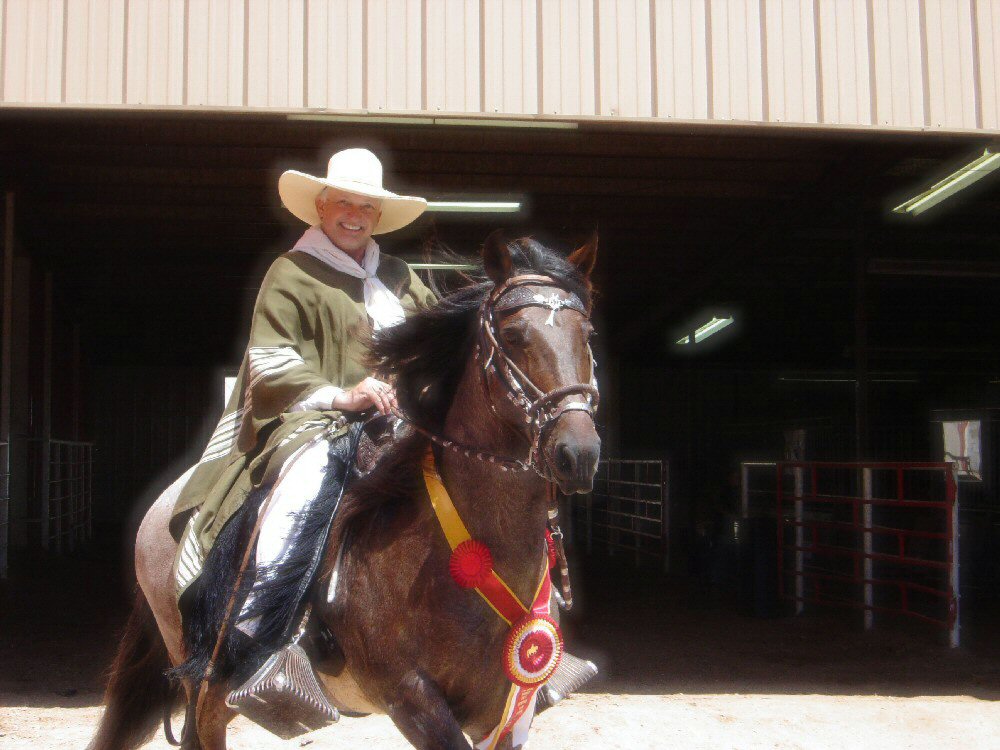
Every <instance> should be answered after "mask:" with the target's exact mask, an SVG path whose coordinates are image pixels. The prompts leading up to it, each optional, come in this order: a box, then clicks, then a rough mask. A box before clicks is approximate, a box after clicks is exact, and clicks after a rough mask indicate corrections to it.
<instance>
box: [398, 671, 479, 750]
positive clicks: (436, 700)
mask: <svg viewBox="0 0 1000 750" xmlns="http://www.w3.org/2000/svg"><path fill="white" fill-rule="evenodd" d="M388 709H389V718H391V719H392V721H393V723H394V724H395V725H396V728H397V729H399V731H400V732H402V733H403V736H404V737H406V739H408V740H409V741H410V744H412V745H413V746H414V747H416V748H418V750H471V748H472V746H471V745H470V744H469V742H468V740H466V739H465V735H464V734H462V728H461V727H460V726H459V725H458V721H456V720H455V716H454V714H452V712H451V709H450V708H448V704H447V702H446V701H445V699H444V696H443V695H442V694H441V691H440V690H439V689H438V686H437V685H435V684H434V683H433V682H432V681H431V680H430V678H428V677H427V676H426V675H424V674H422V673H419V672H410V673H409V674H407V675H406V677H404V678H403V680H402V681H401V682H400V683H399V687H397V688H396V693H395V696H394V699H393V701H392V702H391V703H390V704H389V706H388Z"/></svg>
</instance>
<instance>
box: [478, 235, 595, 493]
mask: <svg viewBox="0 0 1000 750" xmlns="http://www.w3.org/2000/svg"><path fill="white" fill-rule="evenodd" d="M530 242H532V240H519V241H518V243H510V244H508V243H507V242H506V241H505V240H504V238H503V236H502V235H501V233H500V232H494V233H493V234H491V235H490V236H489V237H488V238H487V240H486V243H485V244H484V246H483V266H484V268H485V270H486V273H487V275H488V276H489V278H490V279H491V280H492V281H493V284H494V287H493V291H492V293H491V294H490V295H489V296H488V297H487V299H486V301H485V302H484V303H483V307H482V310H481V312H480V325H479V343H478V350H477V354H478V357H479V360H480V366H481V367H482V373H483V382H484V384H485V386H486V391H487V394H488V397H489V398H490V401H491V408H492V409H493V411H494V413H495V414H496V415H497V416H499V417H500V418H501V419H503V421H505V422H507V423H508V424H512V425H514V426H515V429H517V430H519V431H521V433H522V434H523V435H524V436H525V437H526V438H527V439H528V440H529V442H530V444H531V453H530V457H529V462H530V463H531V465H532V467H533V468H534V469H535V471H537V472H538V473H539V474H541V475H542V476H543V477H545V478H546V479H550V480H553V481H555V482H557V483H558V485H559V488H560V490H562V492H563V493H565V494H572V493H575V492H580V493H584V492H590V491H591V489H592V488H593V484H594V475H595V473H596V472H597V460H598V457H599V455H600V449H601V440H600V438H599V437H598V436H597V429H596V427H595V425H594V412H595V411H596V409H597V402H598V393H597V381H596V379H595V378H594V358H593V354H592V353H591V350H590V338H591V336H592V335H593V332H594V328H593V326H592V325H591V323H590V299H589V290H590V281H589V279H590V273H591V271H592V270H593V268H594V262H595V260H596V259H597V236H596V235H595V236H594V237H593V238H592V239H591V240H590V241H589V242H588V243H587V244H585V245H584V246H583V247H581V248H579V249H578V250H576V251H575V252H574V253H572V254H571V255H570V256H569V258H568V261H569V264H570V268H568V269H567V271H569V272H570V273H571V274H572V275H573V276H574V277H575V281H576V287H577V290H574V289H573V288H571V287H572V286H573V285H571V284H567V283H566V282H565V281H564V280H563V279H560V278H559V276H558V275H557V274H552V275H547V274H542V273H539V272H538V271H536V270H524V269H523V268H519V267H518V266H519V264H518V263H517V255H518V254H519V253H518V251H519V250H522V249H523V245H524V243H530ZM512 251H513V252H512ZM581 288H582V290H583V291H584V292H585V293H583V294H579V293H577V292H578V291H580V289H581Z"/></svg>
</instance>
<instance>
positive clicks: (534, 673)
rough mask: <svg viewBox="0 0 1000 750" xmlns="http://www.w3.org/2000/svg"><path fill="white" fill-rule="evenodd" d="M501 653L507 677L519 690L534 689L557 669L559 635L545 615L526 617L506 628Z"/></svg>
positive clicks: (560, 645)
mask: <svg viewBox="0 0 1000 750" xmlns="http://www.w3.org/2000/svg"><path fill="white" fill-rule="evenodd" d="M503 650H504V671H505V672H506V673H507V678H508V679H509V680H510V681H511V682H513V683H514V684H515V685H519V686H520V687H523V688H533V687H537V686H538V685H541V684H542V683H543V682H545V681H546V680H548V679H549V677H551V676H552V673H553V672H555V671H556V667H557V666H559V661H560V660H561V659H562V654H563V640H562V633H561V632H560V631H559V626H558V625H556V623H555V620H553V619H552V618H551V617H549V616H548V615H526V616H525V617H524V619H522V620H521V621H519V622H518V623H517V624H515V625H514V627H512V628H511V629H510V632H509V633H508V634H507V639H506V641H505V643H504V649H503Z"/></svg>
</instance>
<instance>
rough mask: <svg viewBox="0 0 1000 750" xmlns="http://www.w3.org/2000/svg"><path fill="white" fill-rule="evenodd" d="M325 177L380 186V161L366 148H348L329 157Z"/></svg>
mask: <svg viewBox="0 0 1000 750" xmlns="http://www.w3.org/2000/svg"><path fill="white" fill-rule="evenodd" d="M326 179H327V180H329V181H331V182H333V181H338V182H344V181H346V182H356V183H361V184H363V185H371V186H372V187H377V188H380V189H381V187H382V162H380V161H379V159H378V157H377V156H375V154H373V153H372V152H371V151H369V150H368V149H366V148H348V149H344V150H343V151H338V152H337V153H335V154H334V155H333V156H331V157H330V162H329V164H327V167H326Z"/></svg>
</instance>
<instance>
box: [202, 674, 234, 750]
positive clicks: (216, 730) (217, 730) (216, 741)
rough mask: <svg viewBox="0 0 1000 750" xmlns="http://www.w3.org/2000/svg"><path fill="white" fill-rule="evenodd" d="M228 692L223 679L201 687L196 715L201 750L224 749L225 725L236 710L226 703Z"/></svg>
mask: <svg viewBox="0 0 1000 750" xmlns="http://www.w3.org/2000/svg"><path fill="white" fill-rule="evenodd" d="M228 692H229V688H228V684H227V683H226V682H225V681H222V682H213V683H209V684H208V685H205V686H204V687H202V690H201V694H200V695H199V699H198V711H197V716H196V723H197V730H198V740H199V742H200V743H201V748H202V750H225V748H226V726H227V725H228V724H229V722H231V721H232V720H233V719H234V718H236V712H235V711H233V709H231V708H229V706H227V705H226V695H227V693H228Z"/></svg>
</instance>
